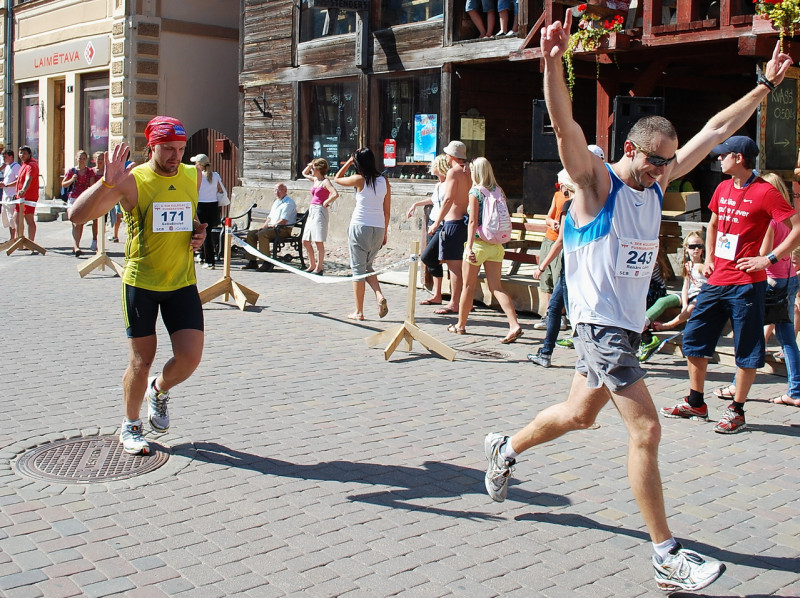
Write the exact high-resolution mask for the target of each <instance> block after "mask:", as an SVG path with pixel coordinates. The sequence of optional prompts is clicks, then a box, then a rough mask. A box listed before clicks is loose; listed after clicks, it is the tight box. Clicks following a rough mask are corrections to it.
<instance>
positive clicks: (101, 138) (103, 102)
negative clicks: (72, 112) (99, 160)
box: [81, 74, 108, 160]
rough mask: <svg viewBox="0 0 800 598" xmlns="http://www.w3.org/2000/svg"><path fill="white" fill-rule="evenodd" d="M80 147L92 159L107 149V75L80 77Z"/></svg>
mask: <svg viewBox="0 0 800 598" xmlns="http://www.w3.org/2000/svg"><path fill="white" fill-rule="evenodd" d="M81 98H82V104H81V148H82V149H84V150H85V151H86V153H87V154H89V159H90V160H92V159H93V156H94V153H95V152H105V151H108V75H107V74H103V75H92V76H86V77H82V78H81Z"/></svg>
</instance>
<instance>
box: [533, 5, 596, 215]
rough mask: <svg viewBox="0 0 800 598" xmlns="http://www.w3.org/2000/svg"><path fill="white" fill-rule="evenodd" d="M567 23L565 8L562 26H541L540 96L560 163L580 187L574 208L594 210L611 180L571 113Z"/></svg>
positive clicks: (568, 22) (557, 23) (569, 15)
mask: <svg viewBox="0 0 800 598" xmlns="http://www.w3.org/2000/svg"><path fill="white" fill-rule="evenodd" d="M571 25H572V12H571V11H567V16H566V19H565V20H564V24H563V26H562V24H561V23H560V22H559V21H556V22H555V23H553V24H552V25H550V26H549V27H546V28H544V29H542V42H541V47H542V55H543V57H544V99H545V103H546V104H547V111H548V113H549V115H550V122H551V123H552V125H553V131H554V132H555V134H556V139H557V141H558V155H559V158H561V163H562V164H563V165H564V168H565V169H566V171H567V172H568V173H569V176H570V178H571V179H572V180H573V181H574V182H575V185H576V186H577V187H578V189H579V190H581V191H582V192H581V193H578V194H576V197H575V200H576V204H575V205H576V208H577V209H578V210H581V211H583V210H587V211H588V212H591V213H592V214H596V213H597V212H599V211H600V209H601V208H602V206H603V204H604V203H605V200H606V198H607V196H608V191H609V186H610V185H611V183H610V181H609V179H608V176H607V175H606V173H605V167H604V166H603V163H602V162H601V161H600V160H598V159H597V157H596V156H594V155H593V154H592V153H591V152H590V151H589V150H588V149H587V148H586V136H585V135H584V134H583V130H582V129H581V127H580V125H578V123H577V122H576V121H575V119H574V118H573V116H572V100H571V99H570V96H569V90H568V89H567V82H566V81H565V80H564V64H563V61H562V56H563V55H564V52H565V51H566V49H567V45H568V44H569V29H570V26H571ZM581 204H583V205H581Z"/></svg>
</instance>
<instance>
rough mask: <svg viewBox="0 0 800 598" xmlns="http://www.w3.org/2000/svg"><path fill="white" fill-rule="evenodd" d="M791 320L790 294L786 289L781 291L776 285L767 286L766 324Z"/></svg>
mask: <svg viewBox="0 0 800 598" xmlns="http://www.w3.org/2000/svg"><path fill="white" fill-rule="evenodd" d="M785 322H791V320H790V319H789V294H788V293H787V292H786V289H783V290H781V291H779V290H776V289H775V288H774V287H769V286H768V287H767V292H766V293H765V294H764V324H782V323H785Z"/></svg>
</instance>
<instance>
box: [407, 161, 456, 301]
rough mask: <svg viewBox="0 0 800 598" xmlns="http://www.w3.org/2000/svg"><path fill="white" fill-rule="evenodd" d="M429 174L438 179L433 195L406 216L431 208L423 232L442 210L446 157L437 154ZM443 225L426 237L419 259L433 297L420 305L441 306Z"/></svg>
mask: <svg viewBox="0 0 800 598" xmlns="http://www.w3.org/2000/svg"><path fill="white" fill-rule="evenodd" d="M430 168H431V174H432V175H433V176H435V177H436V178H438V179H439V182H438V183H436V186H435V187H434V188H433V193H432V194H431V196H430V198H427V199H423V200H422V201H418V202H415V203H414V204H412V205H411V207H410V208H409V210H408V214H407V216H408V217H409V218H411V217H412V216H413V215H414V211H415V210H416V209H417V208H418V207H421V206H433V207H432V208H431V213H430V215H429V216H428V224H427V226H426V227H425V230H427V229H428V228H430V226H431V225H432V224H433V223H434V222H436V221H437V220H438V218H439V211H440V210H441V209H442V200H443V199H444V197H443V192H444V184H443V183H444V177H445V175H446V174H447V171H448V170H450V164H448V162H447V156H445V155H444V154H439V155H438V156H436V157H435V158H434V159H433V161H432V162H431V167H430ZM443 226H444V225H442V226H440V227H439V228H438V229H436V231H435V232H434V233H433V234H432V235H428V244H427V245H426V246H425V249H423V250H422V253H421V254H420V256H419V258H420V261H421V262H422V263H423V264H425V267H426V268H427V269H428V273H429V274H430V275H431V278H432V279H433V296H431V297H429V298H428V299H423V300H422V301H420V302H419V304H420V305H441V304H442V277H443V276H444V270H442V263H441V262H440V261H439V233H440V232H441V230H442V228H443Z"/></svg>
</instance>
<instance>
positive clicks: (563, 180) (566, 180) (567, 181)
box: [558, 168, 575, 191]
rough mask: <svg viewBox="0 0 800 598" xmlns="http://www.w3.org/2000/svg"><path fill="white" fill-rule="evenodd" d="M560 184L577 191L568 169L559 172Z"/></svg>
mask: <svg viewBox="0 0 800 598" xmlns="http://www.w3.org/2000/svg"><path fill="white" fill-rule="evenodd" d="M558 182H559V183H560V184H562V185H564V186H565V187H569V188H570V190H572V191H575V183H574V181H573V180H572V179H571V178H570V176H569V173H567V171H566V169H564V168H562V169H561V170H559V171H558Z"/></svg>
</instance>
